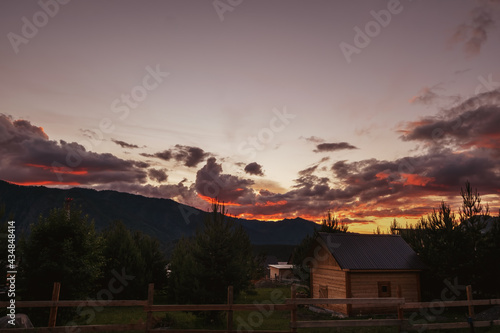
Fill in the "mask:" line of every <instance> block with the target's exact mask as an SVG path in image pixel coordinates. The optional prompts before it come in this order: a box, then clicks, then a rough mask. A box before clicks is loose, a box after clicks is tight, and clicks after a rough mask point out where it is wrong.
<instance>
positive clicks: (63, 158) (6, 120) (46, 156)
mask: <svg viewBox="0 0 500 333" xmlns="http://www.w3.org/2000/svg"><path fill="white" fill-rule="evenodd" d="M0 155H1V156H2V159H1V160H0V169H1V170H2V179H4V180H7V181H11V182H17V183H26V184H27V183H33V184H36V183H43V184H69V183H71V184H73V185H75V184H96V183H110V182H115V181H131V182H139V183H143V182H144V181H145V180H146V172H145V171H143V170H142V168H141V166H145V165H142V164H141V163H139V164H137V163H138V162H135V161H130V160H123V159H120V158H117V157H116V156H114V155H112V154H98V153H94V152H90V151H87V150H86V149H85V147H83V146H82V145H80V144H78V143H76V142H66V141H63V140H60V141H59V142H57V141H53V140H49V139H48V136H47V134H45V132H44V131H43V129H42V128H41V127H37V126H34V125H32V124H31V123H30V122H29V121H26V120H13V119H12V118H10V117H7V116H5V115H0Z"/></svg>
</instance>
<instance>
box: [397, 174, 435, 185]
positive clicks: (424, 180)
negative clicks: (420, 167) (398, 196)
mask: <svg viewBox="0 0 500 333" xmlns="http://www.w3.org/2000/svg"><path fill="white" fill-rule="evenodd" d="M401 176H403V177H404V178H406V180H405V182H404V184H403V185H404V186H407V185H415V186H425V185H427V184H428V183H429V182H433V181H434V180H435V179H434V178H433V177H424V176H420V175H417V174H411V173H402V174H401Z"/></svg>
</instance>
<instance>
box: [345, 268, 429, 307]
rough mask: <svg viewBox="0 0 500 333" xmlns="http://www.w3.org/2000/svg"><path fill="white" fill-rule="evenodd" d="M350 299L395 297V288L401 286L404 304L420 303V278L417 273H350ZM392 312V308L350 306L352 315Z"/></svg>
mask: <svg viewBox="0 0 500 333" xmlns="http://www.w3.org/2000/svg"><path fill="white" fill-rule="evenodd" d="M349 275H350V279H349V280H350V290H351V293H350V297H353V298H365V297H366V298H377V297H397V287H398V285H400V286H401V293H402V297H403V298H405V300H406V302H419V301H420V283H419V281H420V277H419V273H418V272H398V271H393V272H383V271H382V272H355V271H351V272H350V274H349ZM387 312H394V307H386V308H384V307H374V306H369V305H352V308H351V313H350V314H351V315H352V314H367V313H387Z"/></svg>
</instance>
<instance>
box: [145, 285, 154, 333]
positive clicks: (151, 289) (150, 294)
mask: <svg viewBox="0 0 500 333" xmlns="http://www.w3.org/2000/svg"><path fill="white" fill-rule="evenodd" d="M154 295H155V284H154V283H150V284H149V285H148V301H147V309H148V310H147V316H146V333H148V332H149V330H150V329H151V326H152V321H153V312H152V311H151V306H153V297H154Z"/></svg>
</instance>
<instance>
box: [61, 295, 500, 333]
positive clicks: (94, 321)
mask: <svg viewBox="0 0 500 333" xmlns="http://www.w3.org/2000/svg"><path fill="white" fill-rule="evenodd" d="M289 297H290V287H288V286H285V287H284V286H277V287H274V288H257V289H255V290H254V291H253V292H249V293H243V294H241V295H239V296H238V297H237V298H236V299H235V301H234V303H235V304H254V303H256V304H269V303H274V304H281V303H284V300H285V298H289ZM166 303H167V300H166V299H165V297H163V296H161V295H158V296H155V304H166ZM85 310H87V312H86V313H87V316H86V317H81V316H80V317H77V318H75V319H74V321H75V322H76V323H77V324H79V325H85V324H90V325H106V324H107V325H109V324H136V323H142V322H145V321H146V314H145V313H144V310H143V308H142V307H104V308H101V309H92V308H87V309H83V310H82V311H85ZM411 314H412V312H405V317H406V318H408V317H410V315H411ZM221 315H222V318H224V319H223V320H222V322H218V323H217V322H214V323H212V324H208V325H207V323H206V321H205V320H203V319H202V318H200V317H198V316H196V315H195V314H193V313H190V312H170V313H161V312H159V313H154V314H153V316H154V317H155V318H157V321H158V322H159V323H160V325H161V326H162V327H170V328H177V329H204V328H205V329H208V328H210V329H221V330H222V329H225V316H224V313H221ZM372 317H373V319H379V318H386V317H387V316H372ZM393 317H394V315H393ZM363 318H365V317H363ZM422 318H423V317H422V316H419V317H418V318H416V319H419V320H422ZM329 319H332V317H331V316H330V315H329V314H317V313H313V312H311V311H309V310H308V309H306V308H305V307H299V309H298V320H301V321H304V320H329ZM349 319H361V318H349ZM438 321H439V322H443V321H465V317H464V313H463V309H461V308H455V309H448V310H447V311H446V312H444V313H443V314H441V315H440V317H439V318H437V320H436V321H430V322H438ZM233 323H234V329H236V330H238V329H240V330H242V331H244V330H245V329H248V330H253V331H255V332H258V331H259V330H284V331H286V330H288V329H289V324H290V312H289V311H270V310H268V309H267V308H265V307H263V308H262V309H261V310H260V311H235V312H234V314H233ZM421 323H423V321H421ZM58 325H61V323H58ZM298 332H299V333H330V332H347V333H355V332H367V333H386V332H387V333H391V332H394V333H396V332H398V328H397V327H360V328H309V329H298ZM414 332H416V331H414ZM429 332H438V333H439V332H442V333H450V332H463V333H466V332H470V330H469V329H461V330H457V329H455V330H441V331H429ZM475 332H476V333H500V327H499V326H495V327H492V328H476V329H475Z"/></svg>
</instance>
